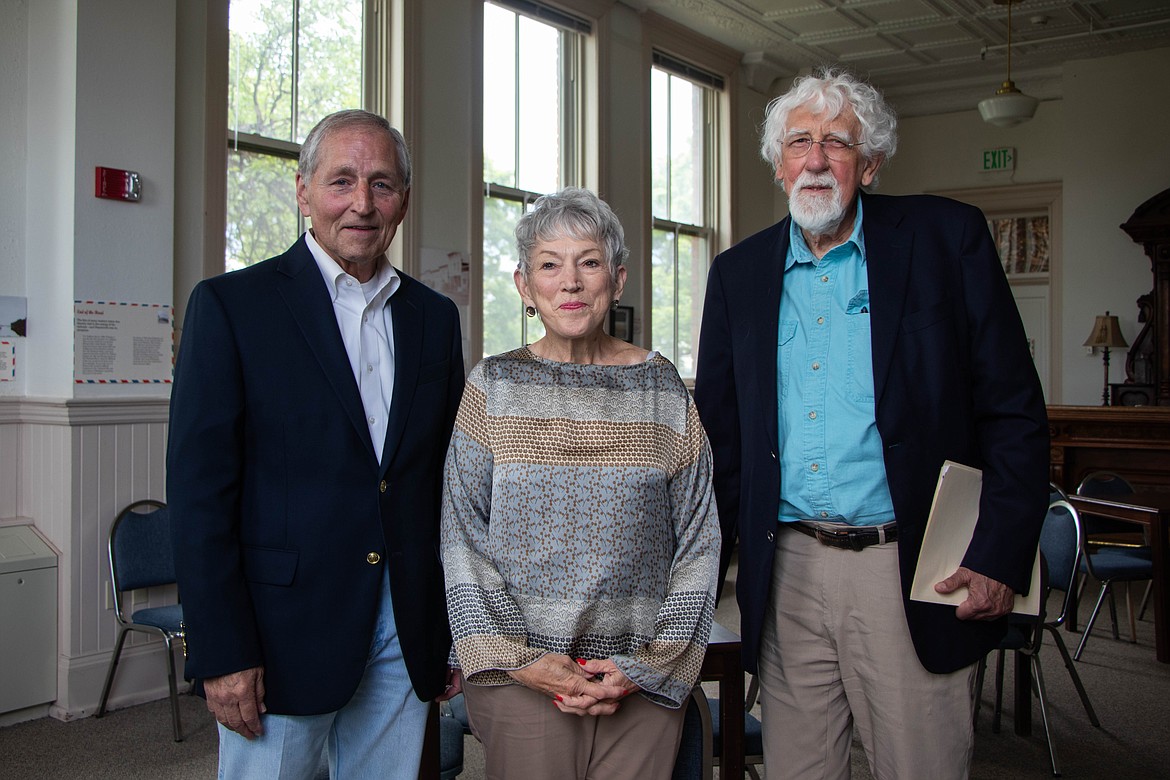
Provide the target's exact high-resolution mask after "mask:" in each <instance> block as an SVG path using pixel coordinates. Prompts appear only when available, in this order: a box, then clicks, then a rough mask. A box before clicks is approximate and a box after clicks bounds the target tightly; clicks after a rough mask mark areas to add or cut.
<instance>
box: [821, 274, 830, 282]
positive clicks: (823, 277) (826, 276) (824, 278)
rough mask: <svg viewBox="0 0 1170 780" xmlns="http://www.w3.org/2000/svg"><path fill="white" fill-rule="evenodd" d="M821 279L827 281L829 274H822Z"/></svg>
mask: <svg viewBox="0 0 1170 780" xmlns="http://www.w3.org/2000/svg"><path fill="white" fill-rule="evenodd" d="M821 281H822V282H827V281H829V277H828V275H827V274H826V275H825V276H822V277H821Z"/></svg>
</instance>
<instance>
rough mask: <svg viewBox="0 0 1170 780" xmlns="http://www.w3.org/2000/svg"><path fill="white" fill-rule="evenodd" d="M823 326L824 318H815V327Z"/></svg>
mask: <svg viewBox="0 0 1170 780" xmlns="http://www.w3.org/2000/svg"><path fill="white" fill-rule="evenodd" d="M824 324H825V318H824V317H817V325H824Z"/></svg>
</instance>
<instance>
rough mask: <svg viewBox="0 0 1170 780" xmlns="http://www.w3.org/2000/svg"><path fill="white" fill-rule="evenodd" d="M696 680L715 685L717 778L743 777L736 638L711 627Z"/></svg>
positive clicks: (740, 672) (739, 664)
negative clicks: (718, 731) (718, 738)
mask: <svg viewBox="0 0 1170 780" xmlns="http://www.w3.org/2000/svg"><path fill="white" fill-rule="evenodd" d="M699 677H700V679H702V680H704V681H706V682H718V683H719V722H720V724H721V730H722V732H723V733H722V740H723V741H722V742H721V743H720V748H719V749H720V753H719V777H720V778H722V779H723V780H727V778H731V777H734V778H741V777H743V705H744V690H743V659H742V658H741V656H740V641H739V636H738V635H736V633H735V632H734V631H729V630H728V629H726V628H724V627H723V626H721V625H719V624H718V623H715V624H713V625H712V626H711V639H710V640H709V641H708V643H707V655H706V656H704V658H703V669H702V671H701V672H700V673H699Z"/></svg>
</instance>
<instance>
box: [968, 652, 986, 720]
mask: <svg viewBox="0 0 1170 780" xmlns="http://www.w3.org/2000/svg"><path fill="white" fill-rule="evenodd" d="M986 672H987V656H983V657H982V658H980V659H979V666H977V667H975V701H973V702H972V703H971V707H972V709H971V724H972V727H973V728H974V729H975V730H978V729H979V708H980V705H982V704H983V677H984V675H985V673H986Z"/></svg>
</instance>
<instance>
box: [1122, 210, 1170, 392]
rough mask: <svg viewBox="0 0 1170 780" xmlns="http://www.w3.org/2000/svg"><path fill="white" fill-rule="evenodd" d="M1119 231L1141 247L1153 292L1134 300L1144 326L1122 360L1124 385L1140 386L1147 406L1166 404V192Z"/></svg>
mask: <svg viewBox="0 0 1170 780" xmlns="http://www.w3.org/2000/svg"><path fill="white" fill-rule="evenodd" d="M1121 229H1122V230H1124V231H1125V232H1126V233H1127V234H1128V235H1129V237H1130V238H1132V239H1133V240H1134V241H1136V242H1137V243H1139V244H1141V245H1142V249H1143V250H1145V253H1146V256H1147V257H1148V258H1150V270H1151V271H1152V272H1153V275H1154V289H1153V290H1151V291H1150V293H1149V294H1148V295H1143V296H1142V297H1141V298H1139V299H1138V321H1139V322H1143V323H1144V325H1143V327H1142V329H1141V331H1140V332H1139V333H1138V335H1137V338H1135V339H1134V340H1133V344H1131V345H1130V348H1129V355H1128V356H1127V357H1126V360H1125V375H1126V384H1134V385H1138V386H1142V385H1144V386H1146V390H1145V392H1147V393H1149V394H1150V395H1151V396H1152V399H1153V400H1152V401H1150V403H1154V404H1157V405H1159V406H1166V405H1170V189H1168V190H1163V191H1162V192H1160V193H1158V194H1157V195H1155V196H1154V197H1152V198H1150V199H1149V200H1147V201H1146V202H1145V203H1143V204H1142V205H1140V206H1138V207H1137V210H1136V211H1134V213H1133V214H1132V215H1131V216H1130V218H1129V219H1128V220H1126V221H1125V224H1123V225H1122V226H1121ZM1132 389H1134V390H1136V389H1137V388H1132ZM1119 392H1121V393H1123V394H1124V393H1125V392H1126V389H1125V388H1122V390H1120V391H1119V390H1118V389H1117V387H1116V386H1115V388H1114V391H1113V394H1114V399H1118V393H1119ZM1134 398H1137V396H1136V395H1134V394H1132V393H1131V394H1129V399H1134ZM1122 402H1123V403H1124V402H1125V400H1123V401H1122ZM1131 402H1132V400H1131ZM1114 403H1117V400H1114Z"/></svg>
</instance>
